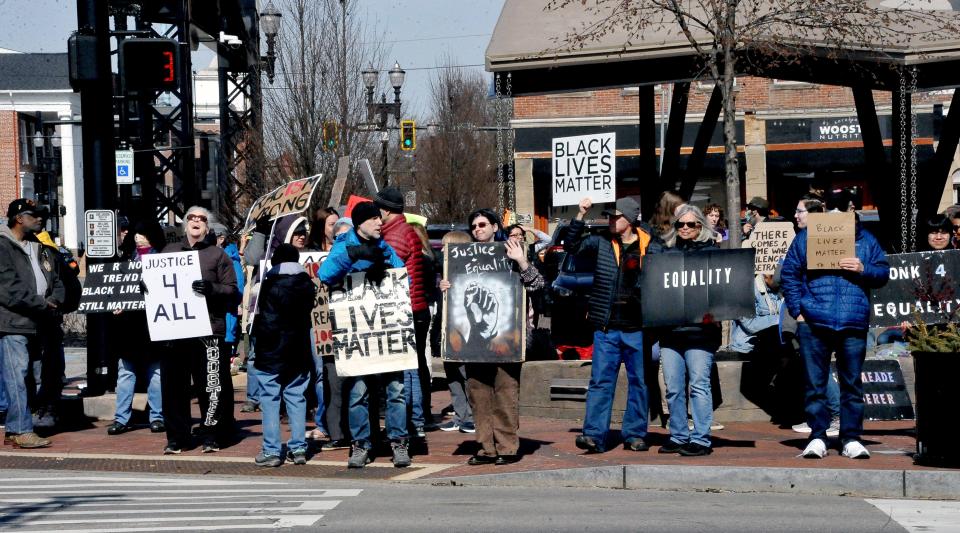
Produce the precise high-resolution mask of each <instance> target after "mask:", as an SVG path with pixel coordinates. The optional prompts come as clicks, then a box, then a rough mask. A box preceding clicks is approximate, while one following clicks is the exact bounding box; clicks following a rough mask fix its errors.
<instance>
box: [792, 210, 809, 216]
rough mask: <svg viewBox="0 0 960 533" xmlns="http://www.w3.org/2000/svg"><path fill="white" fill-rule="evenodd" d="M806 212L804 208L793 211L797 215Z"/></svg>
mask: <svg viewBox="0 0 960 533" xmlns="http://www.w3.org/2000/svg"><path fill="white" fill-rule="evenodd" d="M806 212H807V210H806V209H797V210H796V211H794V213H796V214H798V215H799V214H800V213H806Z"/></svg>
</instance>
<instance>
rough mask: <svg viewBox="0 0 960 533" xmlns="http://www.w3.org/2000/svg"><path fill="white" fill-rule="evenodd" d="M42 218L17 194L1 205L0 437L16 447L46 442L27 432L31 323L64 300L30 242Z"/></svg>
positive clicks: (30, 422)
mask: <svg viewBox="0 0 960 533" xmlns="http://www.w3.org/2000/svg"><path fill="white" fill-rule="evenodd" d="M44 216H45V212H44V209H43V208H40V207H37V205H36V204H35V203H34V202H33V200H28V199H25V198H20V199H18V200H14V201H13V202H11V203H10V206H9V207H7V224H6V226H3V227H0V366H2V369H3V382H4V386H5V388H6V393H7V397H8V401H9V406H8V409H7V420H6V428H7V433H6V435H5V437H4V439H3V440H4V443H6V444H12V445H13V446H15V447H18V448H44V447H46V446H50V440H49V439H43V438H40V437H38V436H37V434H36V433H34V432H33V418H32V416H31V415H30V407H29V406H28V404H27V386H26V377H27V371H28V368H29V366H30V352H31V350H36V348H37V346H36V342H37V339H36V335H37V324H38V322H40V321H41V320H43V319H44V318H45V317H46V316H48V315H50V314H52V313H55V312H56V310H57V307H59V306H60V305H61V304H62V303H63V300H64V289H63V283H61V282H60V278H59V277H58V276H57V272H56V268H54V265H52V264H49V262H43V261H42V260H41V257H40V244H39V243H37V242H35V241H32V240H30V237H31V236H32V235H34V234H36V233H37V232H39V231H40V230H41V226H40V221H41V220H42V218H43V217H44Z"/></svg>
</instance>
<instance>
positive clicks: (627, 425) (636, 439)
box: [564, 197, 652, 453]
mask: <svg viewBox="0 0 960 533" xmlns="http://www.w3.org/2000/svg"><path fill="white" fill-rule="evenodd" d="M592 206H593V202H592V201H591V199H590V198H584V199H582V200H581V201H580V211H579V213H577V216H576V217H575V218H574V219H573V220H571V221H570V225H569V226H568V227H567V234H566V236H565V238H564V248H565V249H566V251H567V252H568V253H571V254H576V255H577V257H580V256H589V257H591V258H592V259H593V260H594V261H595V262H596V265H597V268H596V272H595V273H594V276H593V289H592V291H591V293H590V310H589V313H588V318H589V320H590V322H591V324H593V326H594V328H595V331H594V333H593V364H592V366H591V368H590V385H589V388H588V389H587V408H586V414H585V415H584V418H583V434H581V435H579V436H578V437H577V439H576V445H577V448H580V449H581V450H586V451H587V452H588V453H599V452H603V451H605V450H606V449H607V432H608V431H609V430H610V412H611V410H612V408H613V394H614V391H615V390H616V387H617V376H618V375H619V373H620V364H621V363H622V364H623V365H624V366H626V368H627V409H626V411H625V412H624V414H623V427H622V429H621V430H620V433H621V435H622V437H623V447H624V449H626V450H632V451H637V452H639V451H646V450H648V449H650V447H649V445H647V442H646V440H645V439H646V438H647V385H646V382H645V381H644V373H643V332H642V331H640V294H639V291H638V290H637V283H638V281H639V277H640V266H641V263H642V259H643V256H644V254H646V253H647V247H648V246H649V245H650V242H651V240H652V237H651V235H650V231H648V230H647V229H646V228H643V227H641V222H640V204H638V203H637V201H636V200H634V199H633V198H629V197H626V198H620V199H619V200H617V203H616V208H615V209H613V210H612V211H604V212H603V214H604V215H606V216H607V217H609V223H610V232H609V234H607V235H603V236H600V235H587V236H584V235H583V229H584V223H583V218H584V216H586V214H587V211H589V210H590V208H591V207H592Z"/></svg>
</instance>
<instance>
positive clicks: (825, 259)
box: [807, 212, 857, 270]
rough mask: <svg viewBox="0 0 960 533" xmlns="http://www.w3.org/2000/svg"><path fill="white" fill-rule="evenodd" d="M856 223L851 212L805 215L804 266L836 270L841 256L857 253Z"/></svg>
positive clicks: (813, 268)
mask: <svg viewBox="0 0 960 533" xmlns="http://www.w3.org/2000/svg"><path fill="white" fill-rule="evenodd" d="M856 224H857V219H856V217H855V216H854V213H852V212H847V213H810V214H809V215H807V270H836V269H838V268H840V260H841V259H844V258H847V257H856V256H857V249H856V242H857V233H856Z"/></svg>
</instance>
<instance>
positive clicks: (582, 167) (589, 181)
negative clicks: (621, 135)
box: [550, 133, 617, 206]
mask: <svg viewBox="0 0 960 533" xmlns="http://www.w3.org/2000/svg"><path fill="white" fill-rule="evenodd" d="M550 144H551V146H553V205H555V206H558V205H577V204H579V203H580V200H582V199H583V198H584V197H589V198H590V199H591V200H593V203H595V204H596V203H600V202H613V201H616V199H617V134H616V133H601V134H598V135H580V136H577V137H558V138H555V139H553V141H552V142H551V143H550Z"/></svg>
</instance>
